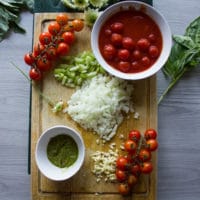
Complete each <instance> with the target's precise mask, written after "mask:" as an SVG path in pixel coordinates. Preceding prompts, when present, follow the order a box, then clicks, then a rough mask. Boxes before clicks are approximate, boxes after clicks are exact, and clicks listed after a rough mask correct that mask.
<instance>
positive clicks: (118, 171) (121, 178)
mask: <svg viewBox="0 0 200 200" xmlns="http://www.w3.org/2000/svg"><path fill="white" fill-rule="evenodd" d="M115 175H116V178H117V180H118V181H124V180H126V178H127V175H126V172H125V171H123V170H121V169H116V173H115Z"/></svg>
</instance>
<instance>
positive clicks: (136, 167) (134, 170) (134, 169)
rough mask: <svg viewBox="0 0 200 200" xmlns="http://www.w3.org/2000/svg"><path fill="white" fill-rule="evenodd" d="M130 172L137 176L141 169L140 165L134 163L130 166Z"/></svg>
mask: <svg viewBox="0 0 200 200" xmlns="http://www.w3.org/2000/svg"><path fill="white" fill-rule="evenodd" d="M131 173H132V174H133V175H136V176H139V175H140V173H141V171H140V166H139V165H138V164H134V165H133V166H132V167H131Z"/></svg>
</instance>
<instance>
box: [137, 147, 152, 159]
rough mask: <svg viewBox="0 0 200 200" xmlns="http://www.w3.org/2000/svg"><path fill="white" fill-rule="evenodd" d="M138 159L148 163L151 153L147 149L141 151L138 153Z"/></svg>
mask: <svg viewBox="0 0 200 200" xmlns="http://www.w3.org/2000/svg"><path fill="white" fill-rule="evenodd" d="M139 159H140V160H141V161H149V160H150V159H151V152H150V151H148V150H147V149H141V150H140V152H139Z"/></svg>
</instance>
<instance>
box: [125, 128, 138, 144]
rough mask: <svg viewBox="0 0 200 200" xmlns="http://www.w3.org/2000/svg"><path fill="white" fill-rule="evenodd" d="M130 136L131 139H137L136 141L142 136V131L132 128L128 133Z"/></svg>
mask: <svg viewBox="0 0 200 200" xmlns="http://www.w3.org/2000/svg"><path fill="white" fill-rule="evenodd" d="M128 138H129V139H130V140H133V141H135V142H136V143H137V142H138V141H139V140H140V138H141V133H140V131H138V130H131V131H130V132H129V134H128Z"/></svg>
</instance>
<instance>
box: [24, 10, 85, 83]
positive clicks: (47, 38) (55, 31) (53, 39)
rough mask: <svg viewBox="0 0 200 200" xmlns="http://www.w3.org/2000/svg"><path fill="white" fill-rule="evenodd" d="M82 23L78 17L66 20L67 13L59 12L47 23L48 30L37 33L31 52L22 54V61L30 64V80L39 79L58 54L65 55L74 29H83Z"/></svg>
mask: <svg viewBox="0 0 200 200" xmlns="http://www.w3.org/2000/svg"><path fill="white" fill-rule="evenodd" d="M83 27H84V23H83V21H82V20H80V19H74V20H72V21H68V15H67V14H59V15H57V16H56V19H55V21H53V22H51V23H50V24H49V25H48V31H45V32H42V33H41V34H40V35H39V42H38V44H36V45H35V46H34V48H33V52H30V53H27V54H25V55H24V61H25V63H26V64H28V65H29V66H31V69H30V71H29V76H30V78H31V79H32V80H36V81H37V80H40V79H41V77H42V73H43V72H45V71H48V70H49V69H50V68H51V67H52V64H53V62H54V61H55V60H56V59H58V58H59V57H60V56H65V55H67V54H68V52H69V50H70V45H71V44H73V42H74V40H75V33H74V32H75V31H76V32H79V31H81V30H82V29H83Z"/></svg>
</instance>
